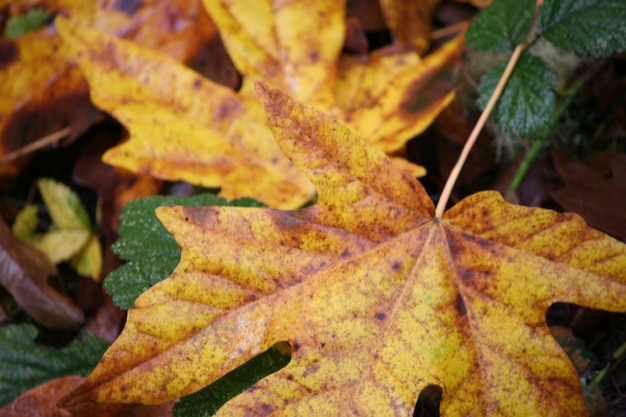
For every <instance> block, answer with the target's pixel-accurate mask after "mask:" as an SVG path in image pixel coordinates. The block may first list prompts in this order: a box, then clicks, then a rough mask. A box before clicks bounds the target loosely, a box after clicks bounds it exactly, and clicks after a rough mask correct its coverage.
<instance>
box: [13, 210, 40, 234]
mask: <svg viewBox="0 0 626 417" xmlns="http://www.w3.org/2000/svg"><path fill="white" fill-rule="evenodd" d="M38 223H39V219H38V218H37V206H35V205H33V204H29V205H27V206H26V207H24V208H23V209H22V210H20V211H19V212H18V213H17V216H15V222H14V223H13V226H12V227H11V229H12V230H13V233H14V234H15V236H17V237H18V238H20V239H22V240H23V241H25V242H32V241H33V240H34V239H35V236H34V234H35V230H36V229H37V224H38Z"/></svg>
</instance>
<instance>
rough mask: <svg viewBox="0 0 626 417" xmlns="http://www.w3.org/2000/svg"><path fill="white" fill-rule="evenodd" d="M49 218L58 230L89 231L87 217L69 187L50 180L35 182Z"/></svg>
mask: <svg viewBox="0 0 626 417" xmlns="http://www.w3.org/2000/svg"><path fill="white" fill-rule="evenodd" d="M37 186H38V187H39V192H41V196H42V197H43V200H44V202H45V203H46V207H47V208H48V212H49V213H50V217H51V218H52V221H53V222H54V224H55V225H56V226H57V227H58V228H60V229H89V228H90V227H91V222H90V221H89V215H88V214H87V211H86V210H85V208H84V207H83V205H82V203H81V202H80V199H79V198H78V196H77V195H76V193H74V192H73V191H72V190H70V188H69V187H67V186H66V185H64V184H61V183H60V182H56V181H55V180H53V179H50V178H42V179H40V180H39V181H37Z"/></svg>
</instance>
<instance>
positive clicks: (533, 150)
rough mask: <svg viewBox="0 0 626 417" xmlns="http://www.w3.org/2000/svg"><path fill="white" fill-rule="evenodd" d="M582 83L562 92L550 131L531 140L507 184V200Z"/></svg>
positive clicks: (579, 82) (516, 188)
mask: <svg viewBox="0 0 626 417" xmlns="http://www.w3.org/2000/svg"><path fill="white" fill-rule="evenodd" d="M584 81H585V80H583V79H579V80H576V82H574V84H573V85H572V86H571V87H570V88H568V89H567V90H565V91H564V92H563V96H562V99H561V101H560V102H559V104H558V106H557V108H556V110H555V111H554V114H553V115H552V119H551V120H550V124H549V126H550V129H549V130H548V133H546V134H543V135H541V136H540V137H539V138H537V139H535V140H533V144H532V146H531V147H530V149H529V150H528V152H527V153H526V156H525V157H524V159H523V160H522V162H521V163H520V165H519V167H518V168H517V171H516V172H515V175H514V176H513V179H512V180H511V183H510V184H509V188H508V189H507V191H506V194H505V195H506V196H507V198H508V196H511V195H513V194H514V193H515V192H516V191H517V190H518V189H519V187H520V186H521V185H522V182H523V181H524V178H526V175H527V174H528V171H529V170H530V167H532V165H533V163H534V162H535V159H537V155H539V151H541V150H542V149H543V146H544V145H545V143H546V142H547V141H548V138H550V133H551V132H552V130H553V129H554V126H556V124H557V123H558V122H559V120H561V118H562V117H563V114H565V111H566V110H567V108H568V107H569V105H570V104H571V103H572V101H573V100H574V97H576V95H577V94H578V91H579V90H580V88H581V87H582V86H583V84H584Z"/></svg>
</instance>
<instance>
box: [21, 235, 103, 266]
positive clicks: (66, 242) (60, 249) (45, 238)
mask: <svg viewBox="0 0 626 417" xmlns="http://www.w3.org/2000/svg"><path fill="white" fill-rule="evenodd" d="M90 234H91V232H90V231H89V229H57V230H50V231H48V232H46V233H44V234H42V235H41V236H40V237H38V239H37V240H36V241H35V242H33V244H34V245H35V246H36V247H37V248H38V249H39V250H41V251H42V252H43V253H45V254H46V255H48V258H50V260H51V261H52V262H54V263H55V264H58V263H60V262H63V261H68V260H69V259H70V258H71V257H72V256H74V255H76V254H77V253H78V252H79V251H80V250H81V249H82V248H83V247H84V246H85V245H86V244H87V242H88V241H89V235H90Z"/></svg>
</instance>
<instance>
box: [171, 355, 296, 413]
mask: <svg viewBox="0 0 626 417" xmlns="http://www.w3.org/2000/svg"><path fill="white" fill-rule="evenodd" d="M290 360H291V355H290V354H289V353H287V354H285V350H284V349H281V348H280V347H277V346H273V347H271V348H270V349H268V350H266V351H265V352H263V353H261V354H260V355H258V356H256V357H254V358H253V359H251V360H250V361H248V362H246V363H245V364H243V365H242V366H240V367H239V368H237V369H235V370H233V371H231V372H229V373H228V374H226V375H224V376H223V377H222V378H220V379H218V380H217V381H215V382H214V383H212V384H211V385H209V386H208V387H206V388H203V389H202V390H200V391H198V392H196V393H195V394H192V395H189V396H187V397H183V398H181V399H180V401H179V402H178V403H176V404H175V405H174V412H173V414H174V416H175V417H211V416H212V415H214V414H215V413H216V412H217V411H218V410H219V409H220V408H221V407H222V405H224V404H225V403H226V401H228V400H230V399H231V398H234V397H236V396H237V395H239V394H241V393H242V392H243V391H245V390H246V389H247V388H249V387H250V386H251V385H253V384H255V383H256V382H257V381H259V380H261V379H262V378H265V377H266V376H268V375H270V374H271V373H274V372H276V371H278V370H279V369H281V368H284V367H285V366H287V364H288V363H289V361H290Z"/></svg>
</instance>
